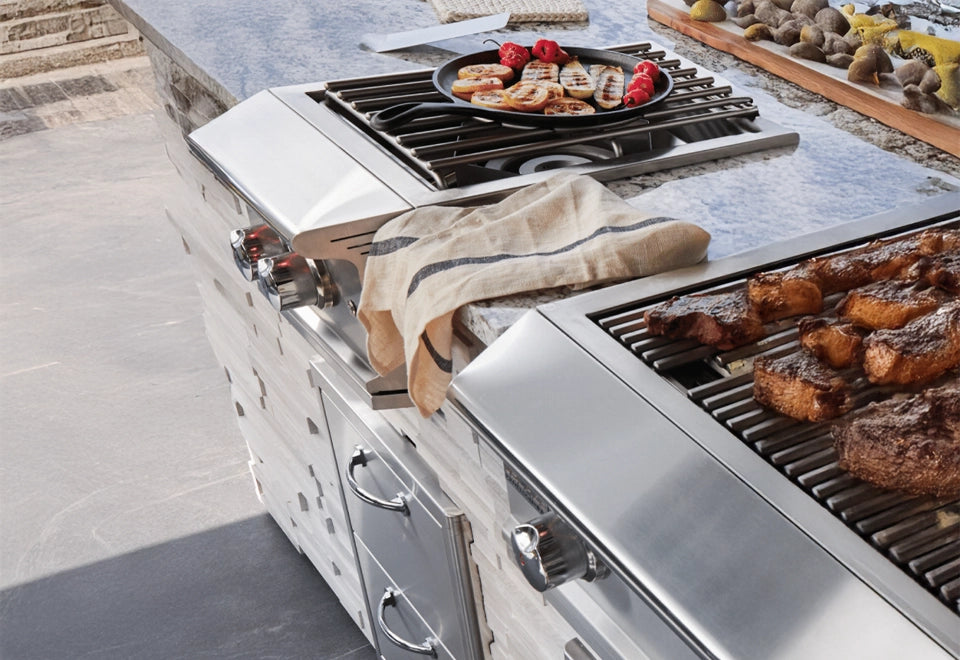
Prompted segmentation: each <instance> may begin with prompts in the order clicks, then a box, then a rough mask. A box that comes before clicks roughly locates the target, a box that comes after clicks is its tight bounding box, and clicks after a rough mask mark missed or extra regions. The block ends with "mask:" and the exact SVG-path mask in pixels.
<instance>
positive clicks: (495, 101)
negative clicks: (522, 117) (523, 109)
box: [470, 89, 513, 110]
mask: <svg viewBox="0 0 960 660" xmlns="http://www.w3.org/2000/svg"><path fill="white" fill-rule="evenodd" d="M470 103H473V104H475V105H479V106H481V107H484V108H492V109H494V110H512V109H513V108H511V107H510V104H509V103H507V92H506V90H503V89H484V90H481V91H479V92H474V93H473V96H471V97H470Z"/></svg>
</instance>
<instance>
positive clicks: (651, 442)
mask: <svg viewBox="0 0 960 660" xmlns="http://www.w3.org/2000/svg"><path fill="white" fill-rule="evenodd" d="M930 222H948V223H951V226H960V194H957V193H951V194H948V195H942V196H940V197H937V198H934V199H932V200H931V201H930V202H929V203H927V204H925V205H924V206H923V207H922V208H912V209H901V210H898V211H894V212H890V213H886V214H880V215H878V216H872V217H870V218H866V219H864V220H862V221H857V222H853V223H848V224H844V225H840V226H838V227H835V228H832V229H830V230H826V231H823V232H818V233H815V234H810V235H808V236H805V237H802V238H800V239H798V240H793V241H789V242H785V243H781V244H775V245H771V246H767V247H765V248H762V249H760V250H757V251H754V252H750V253H744V254H742V255H739V256H734V257H730V258H727V259H724V260H720V261H717V262H712V263H707V264H703V265H700V266H696V267H694V268H690V269H684V270H680V271H674V272H672V273H665V274H663V275H658V276H654V277H650V278H645V279H640V280H637V281H634V282H629V283H626V284H622V285H618V286H614V287H610V288H607V289H603V290H600V291H596V292H591V293H586V294H582V295H580V296H578V297H575V298H573V299H569V300H565V301H559V302H556V303H551V304H548V305H544V306H542V307H541V308H539V309H538V310H536V311H533V312H530V313H528V314H527V315H526V316H525V317H523V319H522V320H521V321H520V322H519V323H517V324H516V325H515V326H514V327H513V328H511V329H510V330H509V331H508V332H507V333H506V334H504V335H503V336H502V337H501V338H500V339H499V340H498V341H497V342H495V343H494V344H493V345H492V346H490V347H489V348H487V349H486V351H485V352H484V353H482V354H481V355H480V356H479V357H478V358H476V359H475V360H474V361H473V362H472V363H471V364H470V365H468V366H467V368H466V369H465V370H464V371H463V372H462V373H461V374H459V375H458V376H457V377H456V378H455V379H454V381H453V384H452V387H451V393H450V397H451V399H452V400H453V401H454V403H455V404H456V405H457V406H458V408H459V409H461V410H462V411H463V412H464V414H465V415H467V416H468V417H469V418H470V419H471V420H472V423H473V424H474V426H475V428H476V429H477V430H478V431H479V432H480V433H481V434H482V435H483V436H484V437H485V438H486V439H487V440H488V441H489V442H490V443H491V445H492V446H493V447H494V448H495V449H497V451H498V452H499V453H500V454H501V455H502V456H503V457H504V459H505V462H506V463H507V464H508V465H509V466H510V467H509V470H508V472H509V473H510V474H508V482H515V483H519V484H520V485H519V487H518V488H517V492H518V493H521V494H522V495H523V497H522V498H519V497H518V498H517V499H518V500H521V499H522V500H523V501H524V502H526V504H525V505H522V506H521V507H520V508H521V509H523V508H524V507H526V508H528V511H526V514H529V513H530V512H535V513H536V515H537V516H540V515H543V514H544V511H548V512H552V513H553V514H555V515H556V516H558V517H559V519H560V520H562V521H564V522H565V523H566V524H567V525H569V526H570V527H571V528H573V529H574V530H575V532H576V534H577V535H578V536H579V537H580V538H581V539H582V541H583V542H584V544H585V546H586V547H587V548H589V549H590V550H591V551H592V552H594V553H596V556H597V557H598V558H599V561H601V562H602V563H603V564H605V565H606V566H608V567H609V568H610V569H611V573H610V576H609V577H606V578H603V579H598V580H596V581H594V582H590V583H586V582H584V581H583V580H576V581H571V582H568V583H567V584H563V585H561V586H559V587H557V588H556V589H554V590H551V591H547V592H546V596H547V598H548V600H550V602H552V603H554V604H555V605H556V606H557V607H558V609H561V610H563V609H564V607H566V611H573V610H581V611H583V609H584V607H583V605H582V603H583V602H585V601H584V598H587V599H588V602H589V600H591V599H592V601H593V602H595V603H598V604H600V607H599V609H600V610H603V611H605V612H606V613H607V615H608V616H609V618H610V619H611V621H612V623H611V624H610V625H607V626H606V632H603V628H602V627H594V626H593V624H591V623H590V622H589V621H588V620H587V619H586V618H584V617H581V619H582V623H583V625H584V628H585V629H580V628H578V633H579V634H581V635H582V636H583V638H584V639H585V641H587V642H588V643H590V644H591V645H592V646H594V648H598V649H603V650H604V651H605V653H604V656H605V657H606V655H607V654H609V655H610V656H611V657H618V656H619V657H630V651H624V650H623V649H624V648H629V645H627V646H624V645H619V646H618V643H617V641H616V640H617V639H620V640H624V639H626V640H633V642H634V643H637V644H638V645H640V646H641V648H647V649H650V650H648V652H649V653H651V654H652V655H657V653H658V651H657V649H658V648H660V649H663V648H665V647H663V646H658V644H659V643H660V641H662V635H660V636H658V635H656V634H652V633H651V630H652V629H653V628H652V627H651V626H650V625H649V624H648V625H647V626H646V627H640V626H638V623H637V622H638V621H639V620H640V617H639V614H637V613H638V612H640V611H647V612H653V613H655V615H656V617H657V618H659V620H660V621H661V622H662V624H663V626H665V627H667V628H669V629H670V630H672V631H673V634H674V635H675V636H676V639H679V640H682V641H683V643H684V645H685V647H686V648H688V649H690V651H691V653H692V654H693V655H695V656H706V657H730V658H774V657H777V658H780V657H798V658H799V657H802V658H814V657H817V658H819V657H869V658H905V657H910V658H919V657H949V656H951V655H953V656H956V655H958V654H960V611H958V603H957V602H956V601H955V600H952V598H954V597H953V596H950V594H952V593H953V591H951V590H950V589H952V587H950V588H948V589H946V590H944V591H941V592H937V593H934V592H935V591H936V589H931V588H930V587H929V585H927V584H925V583H924V579H923V578H922V577H921V578H920V579H914V578H913V577H912V576H911V575H909V574H908V572H907V571H905V570H903V569H902V567H901V566H898V565H897V564H896V563H895V562H894V560H893V559H891V557H890V556H888V555H886V554H885V552H884V549H883V548H882V547H878V546H875V545H871V544H870V543H869V539H865V538H864V536H863V535H860V534H858V533H857V530H856V529H855V526H854V525H851V524H848V522H847V521H845V520H843V519H842V517H841V516H840V515H838V513H837V511H833V510H831V508H830V507H828V506H826V505H825V504H824V503H823V502H822V501H818V500H817V499H816V498H815V497H811V495H810V493H808V492H805V490H804V489H803V488H801V487H798V485H797V484H796V483H792V482H791V481H790V479H789V478H788V477H787V476H785V474H784V473H782V472H781V471H780V470H778V469H777V467H775V466H772V465H771V464H770V463H769V462H768V461H767V460H765V457H763V456H761V455H760V454H759V453H758V452H757V451H755V450H754V449H753V448H752V447H750V446H749V445H748V443H746V442H744V440H743V439H742V438H740V437H738V436H737V435H736V434H735V433H733V432H731V430H730V429H729V428H728V427H727V426H726V425H724V424H723V423H721V422H718V420H717V418H715V417H714V416H713V415H712V414H711V412H710V411H707V410H703V409H702V408H700V407H699V406H698V405H697V403H696V402H694V401H692V400H691V398H690V396H689V394H688V392H687V391H686V390H685V388H683V387H678V386H677V385H676V384H675V383H671V382H670V381H668V380H666V379H665V378H664V377H663V376H661V375H660V374H659V373H657V371H656V370H655V369H654V368H652V366H651V365H649V364H647V363H646V362H644V360H642V359H640V357H639V356H638V355H637V354H634V353H633V352H632V351H631V350H629V348H627V347H626V346H625V345H624V343H623V342H621V341H620V340H619V339H618V337H617V336H616V333H611V332H610V331H609V326H610V324H609V323H608V322H607V321H606V320H605V319H609V318H613V317H616V316H617V315H618V314H621V313H622V312H624V310H628V309H635V308H637V307H640V306H642V305H643V304H648V305H649V304H652V303H653V302H656V301H659V300H663V299H664V298H665V297H668V296H670V295H675V294H677V293H681V292H690V291H699V290H702V289H705V288H710V287H711V286H716V285H721V284H723V283H725V282H729V281H732V280H734V279H737V278H740V279H741V280H742V278H743V277H745V276H746V275H748V274H750V273H752V272H755V271H756V270H759V269H772V268H776V267H779V266H784V265H788V264H790V263H795V261H796V260H799V259H802V258H805V257H807V256H812V255H815V254H824V253H827V252H832V251H835V250H837V249H839V248H842V247H849V246H853V245H858V244H862V243H863V242H865V241H866V240H867V239H869V238H873V237H876V236H881V235H884V234H896V233H900V232H903V231H906V230H908V229H910V228H915V227H917V226H918V225H922V224H923V223H930ZM644 301H646V303H644ZM604 326H607V327H604ZM548 384H549V385H548ZM532 393H536V396H537V397H538V399H539V401H538V402H537V403H536V404H533V405H530V406H526V405H524V406H519V405H517V401H524V400H529V399H530V397H531V396H534V395H533V394H532ZM511 475H513V476H511ZM854 487H856V486H854ZM909 499H910V498H907V497H905V496H904V497H901V498H900V501H899V502H895V501H892V500H891V501H889V502H887V503H886V504H885V506H887V507H890V508H893V507H895V506H897V505H898V504H899V505H903V504H904V503H905V502H907V501H908V500H909ZM527 505H529V506H527ZM934 505H935V506H939V507H940V509H939V510H940V511H941V512H942V513H943V518H944V520H943V521H942V522H943V524H944V525H945V527H944V529H945V531H946V533H949V532H950V530H951V529H954V528H955V527H957V525H958V524H960V502H952V503H951V502H939V503H934ZM514 515H515V516H517V518H518V521H522V516H523V515H525V514H524V513H523V512H521V511H520V510H519V509H515V511H514ZM958 529H960V528H958ZM868 536H869V535H868ZM946 541H947V542H949V538H947V539H946ZM955 545H956V540H954V541H953V542H952V545H951V547H953V546H955ZM958 552H960V551H958ZM944 561H946V562H947V563H948V564H949V565H951V566H952V563H955V561H956V560H955V559H954V560H950V559H949V557H948V558H947V559H945V560H944ZM937 589H939V587H938V588H937ZM943 594H946V595H943ZM578 602H579V603H581V605H577V606H574V605H571V604H572V603H578ZM574 616H575V615H574ZM611 628H614V629H616V631H617V634H615V635H611V634H609V630H610V629H611ZM664 652H666V653H668V654H670V653H672V652H671V651H664Z"/></svg>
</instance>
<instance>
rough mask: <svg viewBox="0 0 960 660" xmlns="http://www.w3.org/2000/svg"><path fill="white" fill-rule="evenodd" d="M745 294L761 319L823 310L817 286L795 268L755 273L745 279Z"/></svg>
mask: <svg viewBox="0 0 960 660" xmlns="http://www.w3.org/2000/svg"><path fill="white" fill-rule="evenodd" d="M747 295H748V296H749V297H750V302H751V303H752V304H753V306H754V307H755V308H756V309H757V312H758V313H759V314H760V318H761V319H763V321H764V322H767V321H775V320H777V319H782V318H786V317H788V316H799V315H800V314H819V313H820V312H821V311H822V310H823V295H822V294H821V293H820V287H819V286H818V285H817V283H816V282H815V281H813V280H811V279H809V278H807V277H804V276H803V274H802V273H801V272H799V271H796V270H788V271H778V272H772V273H757V274H756V275H754V276H753V277H751V278H750V279H749V280H747Z"/></svg>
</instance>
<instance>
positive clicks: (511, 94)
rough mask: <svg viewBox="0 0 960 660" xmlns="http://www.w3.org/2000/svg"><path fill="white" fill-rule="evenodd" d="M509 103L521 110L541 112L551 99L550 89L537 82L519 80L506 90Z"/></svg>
mask: <svg viewBox="0 0 960 660" xmlns="http://www.w3.org/2000/svg"><path fill="white" fill-rule="evenodd" d="M505 97H506V99H507V103H509V104H510V107H511V108H513V109H514V110H519V111H520V112H540V111H541V110H543V108H544V107H545V106H546V105H547V103H548V102H549V101H550V91H549V90H548V89H547V88H546V87H544V86H542V85H537V84H535V83H529V82H522V81H521V82H518V83H517V84H516V85H514V86H513V87H511V88H510V89H508V90H506V94H505Z"/></svg>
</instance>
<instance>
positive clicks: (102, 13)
mask: <svg viewBox="0 0 960 660" xmlns="http://www.w3.org/2000/svg"><path fill="white" fill-rule="evenodd" d="M129 30H130V26H129V24H128V23H127V22H126V20H124V18H123V17H122V16H120V15H119V14H118V13H117V12H116V10H114V9H113V7H110V6H109V5H104V6H101V7H93V8H90V9H78V10H75V11H70V12H60V13H52V14H43V15H39V16H32V17H29V18H22V19H19V20H13V21H6V22H4V23H0V55H5V54H9V53H21V52H25V51H29V50H37V49H40V48H52V47H55V46H62V45H65V44H69V43H76V42H80V41H88V40H90V39H100V38H103V37H111V36H115V35H121V34H126V33H127V32H128V31H129Z"/></svg>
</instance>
